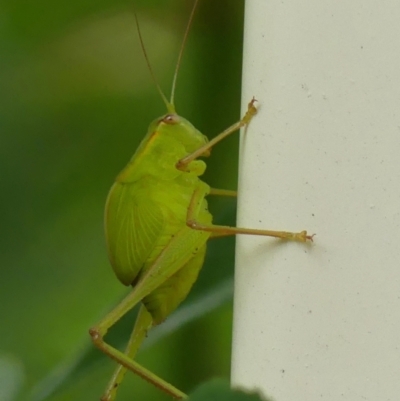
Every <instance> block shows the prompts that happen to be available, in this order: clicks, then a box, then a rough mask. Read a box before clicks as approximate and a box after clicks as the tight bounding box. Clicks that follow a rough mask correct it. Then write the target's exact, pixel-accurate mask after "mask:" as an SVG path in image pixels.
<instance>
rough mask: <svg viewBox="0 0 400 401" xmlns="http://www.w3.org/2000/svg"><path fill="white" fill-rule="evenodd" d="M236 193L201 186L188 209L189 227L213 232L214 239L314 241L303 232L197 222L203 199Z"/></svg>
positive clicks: (187, 221)
mask: <svg viewBox="0 0 400 401" xmlns="http://www.w3.org/2000/svg"><path fill="white" fill-rule="evenodd" d="M233 192H234V191H228V190H223V189H222V190H221V189H214V190H211V191H209V190H208V189H207V187H206V186H204V185H199V186H198V187H197V188H196V189H195V191H194V192H193V195H192V198H191V200H190V204H189V207H188V212H187V217H186V224H187V225H188V227H190V228H192V229H194V230H200V231H207V232H211V233H212V234H211V235H212V237H213V238H214V237H226V236H229V235H236V234H246V235H262V236H267V237H274V238H280V239H285V240H292V241H299V242H306V241H307V240H309V241H312V240H313V237H314V235H315V234H314V235H307V231H301V232H298V233H294V232H289V231H274V230H259V229H255V228H242V227H230V226H219V225H214V224H204V223H201V222H199V221H198V220H197V218H198V210H199V204H201V201H202V199H204V197H205V196H207V195H208V194H214V195H223V196H234V195H233Z"/></svg>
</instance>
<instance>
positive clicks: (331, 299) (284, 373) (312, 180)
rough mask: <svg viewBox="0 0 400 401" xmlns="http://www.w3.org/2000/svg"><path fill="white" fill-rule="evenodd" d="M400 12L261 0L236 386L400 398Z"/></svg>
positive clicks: (248, 81)
mask: <svg viewBox="0 0 400 401" xmlns="http://www.w3.org/2000/svg"><path fill="white" fill-rule="evenodd" d="M399 21H400V2H398V1H397V0H388V1H385V2H377V1H365V0H353V1H351V2H338V1H333V0H330V1H329V0H328V1H320V0H307V1H305V2H304V1H303V2H295V1H292V2H282V1H278V0H269V1H265V0H248V1H247V2H246V18H245V41H244V71H243V99H242V100H243V110H242V112H244V111H245V109H246V105H247V103H248V101H249V100H250V99H251V97H252V96H253V95H254V96H255V97H256V98H257V99H258V100H259V113H258V115H257V116H256V117H255V118H254V120H253V121H252V123H251V125H250V127H249V129H248V132H247V134H246V137H244V136H242V141H241V151H240V165H241V169H240V180H239V206H238V226H245V227H254V228H271V229H284V230H293V231H298V230H302V229H307V230H308V231H309V232H310V233H316V234H317V235H316V237H315V242H314V243H313V244H311V245H310V246H307V245H304V244H296V243H281V242H279V241H276V240H273V239H268V238H262V237H251V236H238V238H237V251H236V272H235V296H234V333H233V352H232V384H233V386H241V387H245V388H248V389H254V388H258V389H260V390H262V392H263V393H264V394H268V395H270V396H272V397H273V399H274V400H276V401H293V400H297V401H309V400H324V401H337V400H339V399H340V400H343V401H346V400H348V401H358V400H360V401H361V400H364V401H365V400H374V401H375V400H382V401H383V400H385V401H386V400H398V399H400V398H399V397H400V396H399V394H400V380H399V378H400V245H399V244H400V23H399Z"/></svg>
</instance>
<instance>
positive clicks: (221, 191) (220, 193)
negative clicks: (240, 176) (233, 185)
mask: <svg viewBox="0 0 400 401" xmlns="http://www.w3.org/2000/svg"><path fill="white" fill-rule="evenodd" d="M208 195H216V196H231V197H233V198H236V197H237V191H232V190H230V189H220V188H210V192H209V194H208Z"/></svg>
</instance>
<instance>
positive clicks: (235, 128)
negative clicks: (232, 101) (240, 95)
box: [176, 97, 257, 170]
mask: <svg viewBox="0 0 400 401" xmlns="http://www.w3.org/2000/svg"><path fill="white" fill-rule="evenodd" d="M255 102H256V99H255V98H254V97H253V99H251V101H250V103H249V104H248V107H247V112H246V114H245V115H244V117H243V118H242V119H241V120H240V121H238V122H237V123H235V124H232V125H231V126H230V127H228V128H227V129H226V130H225V131H222V132H221V133H220V134H219V135H217V136H216V137H215V138H213V139H211V141H210V142H208V143H206V144H205V145H204V146H202V147H201V148H199V149H197V150H196V151H194V152H193V153H191V154H190V155H187V156H186V157H184V158H183V159H181V160H179V161H178V163H177V164H176V168H178V169H179V170H185V168H186V166H187V165H188V164H189V163H190V162H192V161H193V160H195V159H197V158H198V157H199V156H201V155H202V154H203V153H205V152H207V151H208V150H209V149H211V148H212V147H213V146H214V145H215V144H216V143H218V142H220V141H222V140H223V139H224V138H226V137H227V136H228V135H230V134H232V133H234V132H235V131H238V130H239V129H240V128H243V127H245V126H247V125H248V124H249V123H250V121H251V120H252V118H253V117H254V116H255V115H256V114H257V109H256V106H254V103H255Z"/></svg>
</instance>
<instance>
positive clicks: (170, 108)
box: [134, 11, 175, 113]
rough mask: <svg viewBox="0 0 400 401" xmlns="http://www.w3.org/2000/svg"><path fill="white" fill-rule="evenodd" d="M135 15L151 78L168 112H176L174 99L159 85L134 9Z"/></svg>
mask: <svg viewBox="0 0 400 401" xmlns="http://www.w3.org/2000/svg"><path fill="white" fill-rule="evenodd" d="M134 16H135V20H136V29H137V32H138V35H139V42H140V46H141V48H142V52H143V55H144V58H145V60H146V63H147V67H148V68H149V71H150V74H151V78H152V79H153V81H154V83H155V85H156V88H157V90H158V93H159V94H160V96H161V98H162V100H163V102H164V103H165V105H166V106H167V110H168V113H175V106H174V103H173V101H171V102H169V101H168V99H167V97H166V96H165V95H164V92H163V91H162V89H161V87H160V85H159V83H158V81H157V78H156V76H155V74H154V71H153V68H151V64H150V60H149V57H148V55H147V52H146V48H145V46H144V42H143V38H142V32H141V30H140V25H139V19H138V17H137V15H136V12H135V11H134Z"/></svg>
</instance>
